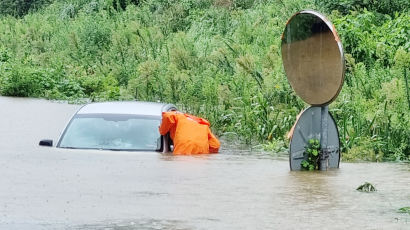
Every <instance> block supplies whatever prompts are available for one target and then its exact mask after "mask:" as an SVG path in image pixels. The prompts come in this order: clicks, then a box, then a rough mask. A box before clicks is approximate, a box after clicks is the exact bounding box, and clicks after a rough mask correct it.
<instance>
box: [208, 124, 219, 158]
mask: <svg viewBox="0 0 410 230" xmlns="http://www.w3.org/2000/svg"><path fill="white" fill-rule="evenodd" d="M208 143H209V152H210V153H218V151H219V147H220V146H221V143H220V142H219V140H218V139H217V138H216V137H215V135H214V134H213V133H212V132H211V130H210V129H209V127H208Z"/></svg>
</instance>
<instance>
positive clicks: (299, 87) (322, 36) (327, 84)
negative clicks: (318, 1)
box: [281, 10, 344, 106]
mask: <svg viewBox="0 0 410 230" xmlns="http://www.w3.org/2000/svg"><path fill="white" fill-rule="evenodd" d="M281 46H282V47H281V48H282V59H283V66H284V68H285V72H286V76H287V78H288V80H289V82H290V85H291V86H292V88H293V89H294V90H295V92H296V94H297V95H299V96H300V97H301V98H302V99H303V100H304V101H305V102H306V103H308V104H311V105H316V106H319V105H327V104H329V103H331V102H332V101H333V100H334V99H336V97H337V95H338V94H339V92H340V90H341V88H342V85H343V80H344V56H343V48H342V44H341V42H340V39H339V36H338V35H337V33H336V29H335V27H334V26H333V24H332V23H331V22H330V21H329V20H327V19H326V18H325V17H324V16H323V15H321V14H319V13H317V12H315V11H308V10H307V11H301V12H298V13H296V14H295V15H293V16H292V17H291V18H290V19H289V21H288V23H287V24H286V28H285V31H284V32H283V35H282V45H281Z"/></svg>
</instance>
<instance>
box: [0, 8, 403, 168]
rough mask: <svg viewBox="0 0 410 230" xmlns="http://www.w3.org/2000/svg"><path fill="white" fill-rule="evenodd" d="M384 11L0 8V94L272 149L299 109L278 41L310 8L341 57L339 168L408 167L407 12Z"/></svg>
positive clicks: (335, 110) (337, 110) (334, 107)
mask: <svg viewBox="0 0 410 230" xmlns="http://www.w3.org/2000/svg"><path fill="white" fill-rule="evenodd" d="M16 2H21V3H22V4H15V3H16ZM315 2H317V4H315ZM374 2H377V3H374ZM385 2H386V1H367V2H366V1H354V0H338V1H313V0H298V1H293V0H292V1H291V0H255V1H254V0H140V1H136V0H134V1H131V0H67V1H62V0H54V1H52V0H50V1H46V0H37V1H34V0H31V1H29V0H19V1H8V0H5V1H2V2H1V3H0V14H1V15H2V16H0V34H1V36H0V94H1V95H7V96H24V97H45V98H49V99H63V100H71V101H75V100H78V99H83V98H90V100H92V101H100V100H135V99H136V100H148V101H167V102H171V103H175V104H177V105H179V106H180V108H181V109H183V110H186V111H188V112H191V113H194V114H198V115H202V116H205V117H206V118H208V119H209V120H210V121H211V122H212V123H213V127H214V128H215V129H216V130H215V131H216V132H217V133H218V134H219V135H224V134H236V135H230V136H237V137H240V138H241V139H242V140H243V141H244V142H246V143H248V144H256V143H263V144H266V145H267V146H274V147H275V148H276V145H277V144H276V143H282V142H283V141H284V138H285V137H284V136H285V134H286V132H287V131H288V130H289V129H290V128H291V126H292V125H293V123H294V121H295V117H296V114H298V113H299V111H300V110H301V109H303V108H305V107H307V105H306V104H304V103H303V102H302V101H301V100H300V99H299V98H298V97H297V96H296V95H295V93H294V92H293V91H292V89H291V88H290V86H289V84H288V82H287V79H286V77H285V74H284V71H283V67H282V61H281V55H280V36H281V33H282V31H283V29H284V25H285V23H286V20H287V19H288V18H289V17H290V16H291V15H292V14H293V13H295V12H296V11H298V10H301V9H306V8H310V9H317V10H319V11H321V12H324V13H327V14H328V16H329V18H331V20H332V21H333V22H334V24H335V26H336V28H337V29H338V31H339V34H340V36H341V39H342V41H343V44H344V48H345V51H346V60H347V73H346V79H345V85H344V87H343V89H342V92H341V93H340V95H339V97H338V99H337V100H336V101H335V102H334V103H332V104H331V106H330V110H331V112H332V113H333V115H334V116H335V119H336V121H337V123H338V126H339V129H340V136H341V146H342V151H343V152H344V154H343V158H344V159H346V160H355V159H357V158H362V159H367V160H408V159H409V156H410V112H409V111H410V100H409V99H408V98H409V96H408V93H409V92H408V78H409V77H408V74H409V72H410V71H409V68H410V52H409V48H410V42H409V37H410V34H409V33H410V32H409V31H410V29H409V27H410V23H409V21H410V14H409V8H408V3H407V2H408V1H401V0H394V1H389V2H393V3H392V5H391V6H392V7H386V6H387V5H386V4H385ZM23 3H30V4H23ZM13 4H14V5H13ZM11 6H12V7H11ZM393 6H394V7H393ZM337 10H339V11H337ZM272 143H275V144H272Z"/></svg>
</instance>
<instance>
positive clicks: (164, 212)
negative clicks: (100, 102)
mask: <svg viewBox="0 0 410 230" xmlns="http://www.w3.org/2000/svg"><path fill="white" fill-rule="evenodd" d="M78 108H79V105H69V104H64V103H56V102H50V101H46V100H38V99H21V98H9V97H0V229H302V228H303V229H348V228H350V229H409V228H410V215H408V214H403V213H398V209H399V208H401V207H404V206H410V166H409V164H397V163H343V162H342V163H341V165H340V169H338V170H332V171H327V172H291V171H289V162H288V160H287V159H286V158H283V157H276V156H273V155H270V154H269V153H266V154H261V153H258V154H253V153H251V152H246V151H237V150H230V149H229V148H227V147H226V146H227V145H225V147H224V148H223V149H222V151H221V153H220V154H217V155H201V156H171V155H162V154H160V153H156V152H152V153H151V152H118V151H115V152H111V151H94V150H89V151H86V150H82V151H79V150H69V149H67V150H64V149H57V148H55V147H53V148H48V147H40V146H38V141H39V140H40V139H44V138H51V139H53V140H54V141H57V138H58V135H59V133H60V132H61V131H62V129H63V127H64V126H65V124H66V123H67V122H68V120H69V119H70V117H71V115H72V114H73V113H74V112H75V111H76V110H77V109H78ZM366 181H368V182H371V183H373V184H374V185H375V186H376V188H377V189H378V191H377V192H374V193H362V192H358V191H356V188H357V187H358V186H359V185H360V184H362V183H364V182H366Z"/></svg>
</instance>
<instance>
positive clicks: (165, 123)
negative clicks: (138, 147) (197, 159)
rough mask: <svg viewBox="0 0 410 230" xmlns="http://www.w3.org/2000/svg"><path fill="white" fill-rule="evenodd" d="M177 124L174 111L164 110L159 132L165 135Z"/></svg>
mask: <svg viewBox="0 0 410 230" xmlns="http://www.w3.org/2000/svg"><path fill="white" fill-rule="evenodd" d="M174 125H175V113H174V112H163V113H162V122H161V126H160V127H159V133H160V134H161V135H165V134H167V133H168V132H169V130H170V129H171V128H172V126H174Z"/></svg>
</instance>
